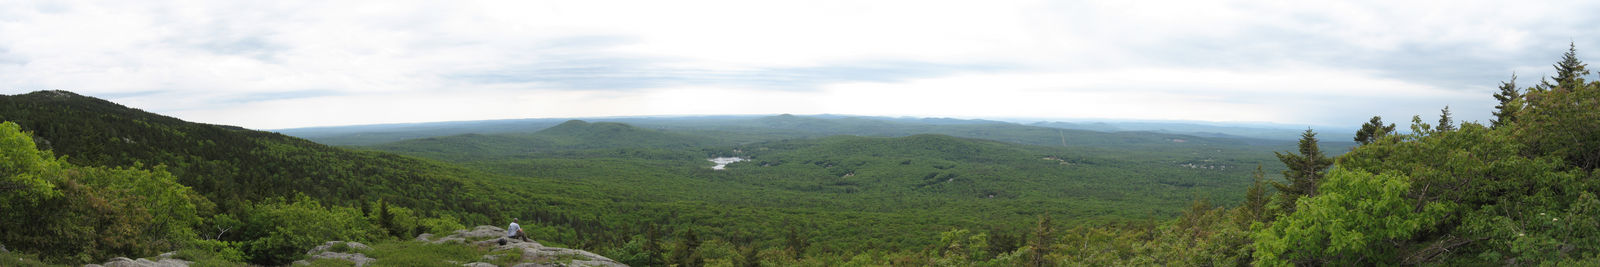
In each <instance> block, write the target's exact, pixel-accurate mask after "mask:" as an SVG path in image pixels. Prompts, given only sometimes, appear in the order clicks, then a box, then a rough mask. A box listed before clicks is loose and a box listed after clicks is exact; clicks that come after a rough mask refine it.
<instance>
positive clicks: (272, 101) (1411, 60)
mask: <svg viewBox="0 0 1600 267" xmlns="http://www.w3.org/2000/svg"><path fill="white" fill-rule="evenodd" d="M1573 5H1580V6H1573ZM1581 5H1588V6H1581ZM1593 5H1595V4H1593V3H1567V2H1559V1H1537V2H1529V1H1521V2H1495V1H1468V2H1458V1H1449V2H1427V1H1424V2H1411V1H1398V2H1397V1H1337V2H1281V1H868V2H862V1H792V2H769V1H759V2H752V1H579V2H543V1H452V2H392V1H373V2H359V1H357V2H343V1H341V2H318V1H268V2H211V1H194V2H142V1H140V2H71V1H52V2H39V3H16V2H8V3H4V4H0V86H3V88H4V90H6V91H5V92H6V93H23V92H27V91H33V90H43V89H66V90H73V91H77V92H80V93H84V94H87V95H91V96H104V97H108V98H111V100H113V101H117V102H120V103H125V104H128V105H131V106H134V107H138V108H143V109H145V110H149V111H154V112H159V113H166V114H169V115H174V116H177V117H180V118H184V119H188V120H195V121H201V122H208V123H219V124H232V125H241V126H245V127H253V128H284V127H301V126H319V125H341V124H362V123H386V122H418V121H440V120H472V119H498V118H524V117H579V116H620V115H666V114H771V113H797V114H811V113H841V114H861V115H909V116H947V117H1072V118H1090V117H1094V118H1136V119H1193V120H1216V121H1274V122H1285V123H1303V124H1351V123H1360V120H1356V119H1358V118H1359V119H1364V117H1366V116H1370V115H1373V114H1381V115H1385V116H1386V117H1395V119H1391V120H1399V119H1403V118H1405V117H1409V115H1411V114H1434V113H1436V112H1437V109H1438V108H1439V107H1442V106H1444V105H1454V106H1456V107H1454V108H1453V109H1454V110H1455V111H1456V114H1457V116H1458V117H1461V118H1464V119H1469V120H1473V119H1478V120H1481V119H1486V118H1487V116H1488V115H1487V114H1488V109H1489V107H1490V106H1492V103H1488V102H1489V101H1490V100H1489V97H1488V95H1489V93H1490V91H1489V90H1490V88H1491V87H1492V86H1494V85H1495V83H1494V81H1497V80H1501V79H1505V78H1506V76H1508V75H1509V72H1511V71H1512V70H1517V71H1518V72H1519V73H1521V74H1522V75H1521V76H1522V77H1523V78H1522V81H1524V82H1523V84H1531V83H1532V81H1534V80H1537V76H1538V75H1541V74H1542V73H1543V72H1546V71H1545V70H1546V69H1548V67H1547V66H1548V64H1549V63H1550V62H1553V61H1554V59H1555V58H1556V57H1557V56H1559V53H1560V52H1562V51H1561V50H1562V49H1564V48H1565V46H1563V45H1564V44H1565V41H1569V40H1573V41H1576V42H1577V43H1578V45H1579V51H1580V55H1584V53H1585V52H1584V51H1600V50H1594V49H1591V48H1595V47H1600V46H1596V43H1600V38H1596V36H1600V28H1596V27H1592V25H1595V24H1596V23H1597V22H1600V19H1597V18H1592V17H1593V16H1588V14H1586V13H1583V12H1586V11H1587V10H1595V9H1597V8H1595V7H1593ZM883 62H889V63H892V64H880V63H883ZM862 65H869V66H887V67H872V68H862V67H860V66H862ZM914 66H943V67H928V68H915V67H914ZM956 66H960V67H956ZM972 66H983V67H972ZM798 70H807V71H809V72H806V73H802V74H791V73H788V72H794V71H798ZM797 77H798V78H799V79H813V80H807V81H796V80H794V79H797ZM1480 113H1481V114H1480ZM1430 116H1431V115H1430Z"/></svg>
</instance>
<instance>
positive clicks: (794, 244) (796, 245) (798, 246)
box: [784, 224, 808, 260]
mask: <svg viewBox="0 0 1600 267" xmlns="http://www.w3.org/2000/svg"><path fill="white" fill-rule="evenodd" d="M788 230H789V231H788V234H787V235H786V236H785V241H786V242H784V244H785V245H787V246H788V248H787V249H788V250H789V255H790V256H793V257H794V259H795V260H799V259H800V256H803V255H805V252H806V245H808V242H806V238H805V236H804V235H801V234H800V230H797V229H795V227H794V225H793V224H790V225H789V229H788Z"/></svg>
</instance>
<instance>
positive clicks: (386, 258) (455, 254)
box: [365, 241, 486, 266]
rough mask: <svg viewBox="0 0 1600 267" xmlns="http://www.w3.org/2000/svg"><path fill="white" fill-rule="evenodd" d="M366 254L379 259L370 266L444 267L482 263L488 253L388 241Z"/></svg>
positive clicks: (462, 248) (454, 246)
mask: <svg viewBox="0 0 1600 267" xmlns="http://www.w3.org/2000/svg"><path fill="white" fill-rule="evenodd" d="M365 254H366V255H367V257H372V258H375V259H378V261H375V262H372V264H371V265H369V266H443V265H461V264H464V263H469V262H476V261H482V258H483V255H484V254H486V251H485V250H483V249H480V248H476V247H472V246H463V245H455V244H440V245H434V244H427V243H420V242H406V241H387V242H383V243H377V244H373V245H372V250H371V251H368V252H366V253H365ZM452 262H453V263H452Z"/></svg>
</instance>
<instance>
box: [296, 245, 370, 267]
mask: <svg viewBox="0 0 1600 267" xmlns="http://www.w3.org/2000/svg"><path fill="white" fill-rule="evenodd" d="M341 247H342V248H344V249H343V250H344V251H335V250H340V249H335V248H341ZM367 250H372V247H368V246H367V245H366V244H362V243H360V242H344V241H328V242H327V243H322V245H321V246H317V247H316V248H313V249H311V251H306V259H305V260H299V261H295V262H294V264H295V265H311V261H315V260H320V259H336V260H346V261H350V262H353V263H355V264H356V267H362V266H367V264H370V263H372V262H374V261H378V259H373V258H371V257H367V255H365V254H361V253H360V252H361V251H367Z"/></svg>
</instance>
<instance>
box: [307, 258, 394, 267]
mask: <svg viewBox="0 0 1600 267" xmlns="http://www.w3.org/2000/svg"><path fill="white" fill-rule="evenodd" d="M309 262H311V267H354V266H356V263H354V262H350V261H347V260H340V259H317V260H313V261H309ZM378 262H382V261H378ZM378 262H373V263H378ZM293 266H304V265H293Z"/></svg>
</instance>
